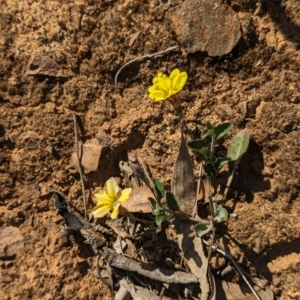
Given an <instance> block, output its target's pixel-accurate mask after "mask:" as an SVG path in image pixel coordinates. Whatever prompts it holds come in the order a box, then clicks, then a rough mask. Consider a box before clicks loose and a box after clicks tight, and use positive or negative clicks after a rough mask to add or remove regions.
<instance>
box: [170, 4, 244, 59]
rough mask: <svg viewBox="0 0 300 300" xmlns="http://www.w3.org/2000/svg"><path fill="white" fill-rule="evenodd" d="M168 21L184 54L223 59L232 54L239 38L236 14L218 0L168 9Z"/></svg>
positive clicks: (239, 31) (239, 32) (238, 24)
mask: <svg viewBox="0 0 300 300" xmlns="http://www.w3.org/2000/svg"><path fill="white" fill-rule="evenodd" d="M169 18H170V19H171V21H172V27H173V29H174V31H175V33H176V35H177V37H178V40H179V41H180V42H181V45H182V47H183V48H184V49H185V50H186V51H187V53H195V52H197V51H202V52H208V55H210V56H223V55H226V54H228V53H230V52H231V51H232V49H233V48H234V47H235V46H236V45H237V43H238V41H239V40H240V37H241V30H240V23H239V20H238V18H237V15H236V13H235V12H234V11H233V9H232V8H231V7H230V6H228V5H227V4H226V3H222V1H220V0H218V1H211V0H190V1H185V2H184V3H183V4H182V5H178V6H176V7H175V8H173V9H172V10H170V13H169Z"/></svg>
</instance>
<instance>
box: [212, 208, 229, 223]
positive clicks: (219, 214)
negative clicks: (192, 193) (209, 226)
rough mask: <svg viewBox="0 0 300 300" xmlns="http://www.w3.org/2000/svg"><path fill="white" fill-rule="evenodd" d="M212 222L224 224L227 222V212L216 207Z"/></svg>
mask: <svg viewBox="0 0 300 300" xmlns="http://www.w3.org/2000/svg"><path fill="white" fill-rule="evenodd" d="M214 220H215V221H217V222H218V223H222V222H226V221H227V220H228V211H227V210H226V209H225V208H224V207H222V206H220V207H218V208H217V209H216V216H215V218H214Z"/></svg>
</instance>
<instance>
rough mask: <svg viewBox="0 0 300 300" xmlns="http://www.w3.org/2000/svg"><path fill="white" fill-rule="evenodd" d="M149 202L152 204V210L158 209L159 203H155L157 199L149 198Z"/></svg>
mask: <svg viewBox="0 0 300 300" xmlns="http://www.w3.org/2000/svg"><path fill="white" fill-rule="evenodd" d="M148 200H149V202H150V205H151V208H152V209H153V208H156V206H157V202H156V201H155V199H154V198H152V197H149V198H148Z"/></svg>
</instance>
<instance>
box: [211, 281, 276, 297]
mask: <svg viewBox="0 0 300 300" xmlns="http://www.w3.org/2000/svg"><path fill="white" fill-rule="evenodd" d="M216 288H217V289H216V290H217V299H218V300H256V299H257V298H256V297H255V296H254V295H253V293H252V292H251V291H250V289H249V287H248V286H247V285H246V283H244V282H242V283H241V284H236V283H232V282H226V281H224V280H223V281H220V280H217V281H216ZM254 289H255V291H256V292H257V294H258V295H259V297H260V298H261V299H263V300H273V299H274V294H273V292H272V290H271V287H270V286H268V285H267V286H265V289H264V290H263V289H261V288H259V287H257V286H255V287H254Z"/></svg>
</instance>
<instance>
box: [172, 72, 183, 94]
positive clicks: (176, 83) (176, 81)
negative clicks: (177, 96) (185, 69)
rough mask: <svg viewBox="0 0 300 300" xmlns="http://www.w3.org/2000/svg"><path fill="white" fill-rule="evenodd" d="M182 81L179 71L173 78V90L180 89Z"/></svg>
mask: <svg viewBox="0 0 300 300" xmlns="http://www.w3.org/2000/svg"><path fill="white" fill-rule="evenodd" d="M180 82H181V76H180V73H179V74H177V75H176V76H175V77H174V78H173V80H172V90H173V91H179V86H180Z"/></svg>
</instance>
